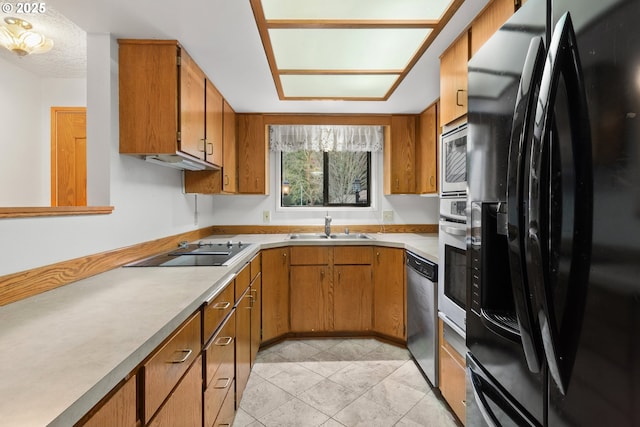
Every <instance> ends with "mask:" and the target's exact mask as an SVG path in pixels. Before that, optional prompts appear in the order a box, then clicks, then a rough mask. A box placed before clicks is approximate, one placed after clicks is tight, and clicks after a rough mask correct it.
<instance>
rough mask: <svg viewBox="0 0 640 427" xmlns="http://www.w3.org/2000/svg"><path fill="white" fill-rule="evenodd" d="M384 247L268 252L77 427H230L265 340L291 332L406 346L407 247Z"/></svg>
mask: <svg viewBox="0 0 640 427" xmlns="http://www.w3.org/2000/svg"><path fill="white" fill-rule="evenodd" d="M378 249H382V248H374V247H372V246H342V247H331V246H324V247H322V246H296V247H286V248H274V249H267V250H264V251H262V253H260V254H258V255H256V257H254V258H253V259H252V260H251V261H250V262H248V263H247V264H246V265H245V266H244V267H243V268H242V269H241V270H240V271H239V272H238V274H237V275H236V276H235V278H233V279H232V280H230V281H229V282H228V283H227V284H226V286H225V288H224V289H223V290H221V291H220V292H218V293H217V295H216V297H215V298H213V297H212V298H211V299H210V300H208V301H207V302H206V303H205V304H203V306H202V308H201V309H199V310H198V311H197V312H196V313H194V314H193V315H192V316H191V317H189V318H188V319H187V320H186V321H185V322H184V323H183V324H182V325H181V326H180V327H178V328H177V329H176V331H175V332H174V333H173V334H171V335H170V336H169V338H167V339H166V340H165V342H164V343H162V344H161V345H160V346H159V347H158V348H157V349H156V350H155V351H154V352H152V353H151V354H150V355H149V357H148V358H147V359H145V361H144V362H143V363H142V364H141V366H139V367H138V368H137V369H136V370H134V372H132V374H131V375H130V376H128V377H127V380H126V381H123V382H122V383H121V384H119V385H118V387H116V388H115V389H114V390H113V391H112V392H111V393H109V395H108V396H107V397H105V399H103V401H101V402H100V403H99V404H98V405H97V406H96V408H94V409H92V410H91V411H90V412H89V413H88V414H87V415H86V416H85V417H83V419H82V420H80V422H78V424H77V425H84V426H103V425H109V426H116V427H120V426H121V427H134V426H136V427H138V426H153V427H163V426H185V427H189V426H203V425H204V427H211V426H230V425H231V424H232V423H233V419H234V417H235V411H236V409H237V407H238V405H239V403H240V400H241V398H242V395H243V392H244V389H245V387H246V384H247V381H248V378H249V373H250V370H251V365H252V363H253V361H254V360H255V355H256V353H257V351H258V347H259V346H260V343H261V342H265V341H270V340H271V341H272V340H274V339H278V338H279V337H282V336H286V335H287V334H289V333H290V332H292V331H300V332H305V331H321V332H322V331H329V332H335V333H340V332H350V333H353V332H363V333H364V334H365V335H366V334H369V333H371V332H372V331H373V332H376V333H378V334H380V335H384V336H387V337H391V338H396V339H398V340H404V336H403V334H402V333H400V332H399V331H400V330H402V331H404V326H403V325H404V323H405V321H404V303H403V302H402V301H403V298H404V295H405V291H404V275H403V274H404V273H403V272H404V268H403V265H395V264H398V263H400V262H403V259H404V258H403V256H402V254H403V252H404V250H403V249H394V248H384V249H383V250H382V251H378ZM374 251H375V252H374ZM382 272H385V274H383V273H382ZM376 275H378V276H379V277H378V279H376V278H375V276H376ZM312 277H315V278H316V279H317V280H316V279H313V280H311V279H310V278H312ZM385 283H387V284H388V285H389V287H390V289H388V290H384V291H383V290H382V288H384V287H385ZM319 298H323V299H324V303H322V304H319ZM318 307H322V310H318V311H317V313H316V316H313V315H310V313H311V311H310V310H312V309H317V308H318ZM389 310H390V311H391V312H392V313H388V311H389ZM336 312H337V313H336ZM314 317H315V320H313V322H316V323H309V319H314ZM318 319H321V320H318ZM399 324H401V325H402V326H399Z"/></svg>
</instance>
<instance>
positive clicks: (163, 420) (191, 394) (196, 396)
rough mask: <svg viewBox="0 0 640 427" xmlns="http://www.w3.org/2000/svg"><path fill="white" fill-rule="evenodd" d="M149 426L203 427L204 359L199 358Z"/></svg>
mask: <svg viewBox="0 0 640 427" xmlns="http://www.w3.org/2000/svg"><path fill="white" fill-rule="evenodd" d="M148 426H149V427H175V426H182V427H199V426H202V357H200V356H198V359H196V361H195V362H194V364H193V366H191V368H190V369H189V371H187V373H186V374H185V376H184V377H183V378H182V381H180V384H178V386H177V387H176V389H175V390H174V391H173V393H172V394H171V396H169V398H168V399H167V401H166V402H165V404H164V406H163V407H162V408H160V410H159V411H158V413H157V414H156V415H155V417H154V418H153V419H152V420H151V422H150V423H149V424H148Z"/></svg>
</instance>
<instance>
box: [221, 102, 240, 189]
mask: <svg viewBox="0 0 640 427" xmlns="http://www.w3.org/2000/svg"><path fill="white" fill-rule="evenodd" d="M222 125H223V132H222V159H223V160H222V192H223V193H231V194H233V193H236V192H237V191H238V165H237V162H236V151H237V149H236V112H235V111H233V108H231V106H230V105H229V104H228V103H227V101H224V102H223V104H222Z"/></svg>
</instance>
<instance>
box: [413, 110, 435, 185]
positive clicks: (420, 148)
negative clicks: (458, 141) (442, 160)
mask: <svg viewBox="0 0 640 427" xmlns="http://www.w3.org/2000/svg"><path fill="white" fill-rule="evenodd" d="M438 108H439V107H438V103H435V104H433V105H431V106H430V107H429V108H427V109H426V110H424V111H423V112H422V114H420V117H419V118H418V138H417V140H416V192H417V193H419V194H430V193H437V192H438V178H437V177H438V169H437V159H438V140H439V139H440V126H438Z"/></svg>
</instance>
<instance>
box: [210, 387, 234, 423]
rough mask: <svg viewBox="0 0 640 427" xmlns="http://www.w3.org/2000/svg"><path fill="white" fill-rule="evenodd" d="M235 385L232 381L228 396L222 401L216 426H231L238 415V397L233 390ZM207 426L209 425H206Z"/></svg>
mask: <svg viewBox="0 0 640 427" xmlns="http://www.w3.org/2000/svg"><path fill="white" fill-rule="evenodd" d="M233 385H234V384H233V383H232V384H231V387H230V388H229V391H228V392H227V396H226V397H225V398H224V401H223V402H222V406H221V407H220V412H219V413H218V417H217V418H216V421H215V423H214V424H213V425H214V426H216V427H230V426H231V425H232V424H233V419H234V418H235V417H236V399H235V393H234V392H233V390H234V389H235V387H234V386H233ZM205 427H207V426H206V425H205Z"/></svg>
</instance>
